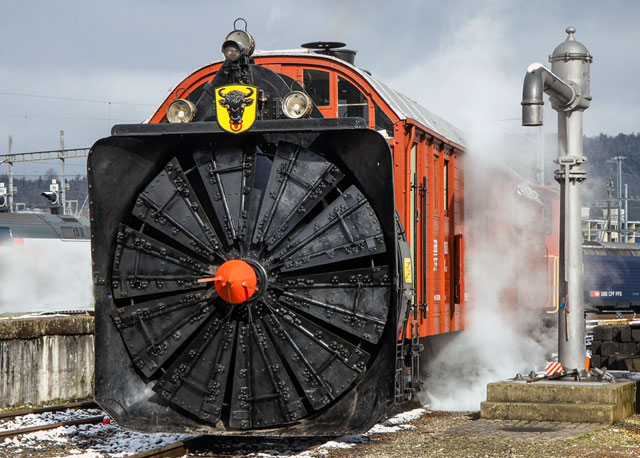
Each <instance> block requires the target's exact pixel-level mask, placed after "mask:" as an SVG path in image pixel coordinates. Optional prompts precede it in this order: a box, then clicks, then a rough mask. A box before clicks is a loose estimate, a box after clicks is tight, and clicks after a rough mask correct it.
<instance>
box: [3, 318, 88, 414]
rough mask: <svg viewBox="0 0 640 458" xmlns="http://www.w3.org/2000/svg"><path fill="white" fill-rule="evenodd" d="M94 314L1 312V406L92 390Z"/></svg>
mask: <svg viewBox="0 0 640 458" xmlns="http://www.w3.org/2000/svg"><path fill="white" fill-rule="evenodd" d="M93 347H94V338H93V317H90V316H67V317H46V316H43V317H37V316H34V317H27V318H20V317H0V408H2V407H7V406H13V405H21V404H41V403H45V402H49V401H53V400H56V399H81V398H86V397H90V396H93V372H94V355H93V353H94V351H93Z"/></svg>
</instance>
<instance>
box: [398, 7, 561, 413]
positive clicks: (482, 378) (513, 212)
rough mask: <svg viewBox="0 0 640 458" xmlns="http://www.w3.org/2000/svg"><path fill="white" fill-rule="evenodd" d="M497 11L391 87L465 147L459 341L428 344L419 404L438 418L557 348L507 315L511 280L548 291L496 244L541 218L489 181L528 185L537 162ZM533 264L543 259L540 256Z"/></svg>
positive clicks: (519, 74)
mask: <svg viewBox="0 0 640 458" xmlns="http://www.w3.org/2000/svg"><path fill="white" fill-rule="evenodd" d="M499 4H500V3H499V2H498V3H497V4H496V3H494V4H493V5H494V7H493V8H491V7H490V8H487V9H484V10H483V11H480V12H478V13H477V14H476V15H475V16H474V17H472V18H471V19H470V20H468V21H467V22H466V23H459V24H457V28H456V29H454V30H452V34H451V36H450V37H449V38H450V39H449V40H447V42H446V43H445V44H442V45H440V47H439V48H436V50H435V51H433V52H432V54H430V55H428V57H427V58H426V59H425V60H423V61H422V62H419V63H418V64H416V65H415V66H414V67H413V68H412V69H411V70H410V71H408V72H406V73H405V74H404V75H403V76H401V77H399V78H398V79H396V81H393V82H392V86H394V87H415V81H418V80H421V81H422V84H421V85H420V87H419V88H417V89H416V92H417V93H416V92H414V93H413V97H415V98H417V99H418V100H422V101H426V102H425V105H426V106H427V107H430V108H431V109H432V110H433V111H434V112H436V113H439V114H440V115H442V116H443V117H445V118H448V119H450V120H452V121H453V122H454V123H456V124H458V125H459V126H460V127H462V128H463V129H464V130H465V131H466V138H467V146H468V152H467V154H466V157H465V159H464V161H465V165H464V167H465V205H466V208H465V226H466V229H465V230H466V237H465V238H466V256H467V261H466V262H467V266H466V286H467V292H468V293H469V295H468V303H469V310H468V315H467V326H466V330H465V331H464V332H462V333H457V334H455V335H453V336H451V335H449V336H442V337H437V338H433V340H431V341H430V342H428V344H427V345H428V346H429V347H430V348H428V349H427V351H428V352H429V354H430V355H432V357H431V358H430V363H429V365H428V367H427V368H426V371H427V372H428V377H427V379H426V385H427V386H426V396H425V399H424V402H426V403H428V404H429V405H430V407H431V408H433V409H437V410H455V411H467V410H479V408H480V402H481V401H483V400H484V399H485V398H486V386H487V383H489V382H495V381H499V380H505V379H507V378H510V377H513V376H514V375H515V374H516V373H528V372H529V371H531V370H534V369H535V370H540V369H541V368H543V364H544V362H545V360H546V359H547V358H548V354H549V351H550V349H551V348H553V345H554V344H553V342H554V339H553V336H552V334H553V332H550V331H549V330H546V331H545V329H544V327H543V326H542V322H541V321H542V317H543V316H544V312H538V313H537V314H534V315H532V317H528V316H526V315H525V314H524V313H523V312H522V311H521V310H518V309H516V310H514V309H513V307H510V306H509V303H510V302H512V301H513V299H514V298H513V295H511V296H510V294H509V293H510V291H511V290H512V289H513V286H514V282H515V281H516V280H517V279H518V278H520V280H522V279H523V277H524V278H526V279H527V283H528V284H526V286H527V289H529V290H536V289H538V290H541V291H545V292H546V288H547V286H546V284H545V281H544V278H545V274H544V272H534V270H535V268H534V267H533V266H528V265H527V266H523V265H521V264H522V262H523V261H522V259H521V258H520V253H519V252H518V251H516V250H513V247H514V245H510V244H509V243H508V242H507V241H506V240H503V239H502V238H501V237H500V235H499V231H500V228H501V227H504V226H505V225H507V226H508V225H510V224H512V223H513V222H516V221H517V222H518V223H519V226H520V228H521V230H522V233H521V236H520V240H526V239H527V230H529V229H532V228H535V227H539V225H540V224H541V223H542V222H541V221H540V220H539V214H538V213H536V212H532V211H530V210H527V209H526V206H525V208H523V206H522V200H526V199H523V198H522V197H518V196H517V195H516V184H517V182H518V180H514V181H513V183H512V185H511V187H510V188H509V187H505V188H504V189H498V188H496V186H497V184H496V183H497V181H496V177H497V176H501V175H504V174H505V172H506V169H507V168H514V169H516V170H518V172H519V173H520V174H521V175H523V176H524V177H525V178H526V179H528V180H533V179H534V176H535V174H534V172H535V165H534V164H535V153H536V144H535V141H533V140H535V135H532V137H531V138H528V137H527V135H529V132H530V131H523V129H521V128H520V127H519V122H517V121H518V120H519V118H516V116H518V117H519V108H520V107H519V103H520V95H521V91H522V78H523V76H524V73H525V69H526V65H524V66H523V67H522V68H518V67H517V66H516V67H515V68H514V69H513V73H511V74H505V73H504V72H503V71H502V69H503V68H509V66H510V65H505V64H513V55H514V54H515V53H514V49H513V47H512V45H511V44H510V43H511V41H510V40H509V37H508V33H507V32H506V29H507V25H508V24H507V19H506V16H505V15H504V14H501V12H500V11H499V8H498V7H497V6H496V5H498V6H499ZM419 75H422V77H421V78H419ZM505 118H507V119H505ZM513 118H516V119H513ZM548 119H551V118H548ZM507 126H508V127H510V129H509V128H507ZM509 131H511V132H509ZM531 133H532V134H534V132H531ZM547 166H548V165H547ZM515 243H516V245H517V244H518V243H519V242H515ZM539 256H541V257H543V256H544V251H543V250H542V251H541V253H540V254H539ZM542 265H543V266H544V263H542ZM544 269H545V270H546V267H544ZM539 305H540V306H544V302H542V303H540V304H539Z"/></svg>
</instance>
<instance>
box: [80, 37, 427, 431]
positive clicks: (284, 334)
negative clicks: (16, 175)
mask: <svg viewBox="0 0 640 458" xmlns="http://www.w3.org/2000/svg"><path fill="white" fill-rule="evenodd" d="M245 28H246V27H245ZM254 47H255V43H254V41H253V38H252V37H251V36H250V35H249V34H248V33H247V32H246V30H238V29H237V28H236V30H234V31H233V32H232V33H230V34H229V35H228V36H227V38H226V39H225V41H224V44H223V46H222V50H223V53H224V55H225V61H224V62H222V63H219V64H216V66H215V68H214V70H212V71H211V72H210V73H209V74H207V75H206V76H205V77H203V78H200V79H199V80H198V78H199V76H198V78H196V80H197V84H195V83H194V79H193V78H192V79H191V80H189V79H187V82H188V83H189V84H186V83H185V84H183V85H180V86H179V87H177V88H176V90H174V91H173V92H172V95H170V97H169V98H168V99H167V100H166V101H165V103H164V104H163V105H162V106H161V107H160V108H159V110H158V112H157V113H156V115H154V117H152V119H151V121H150V122H148V123H146V124H135V125H117V126H114V127H113V129H112V135H111V136H110V137H108V138H104V139H101V140H99V141H98V142H97V143H96V144H95V145H94V146H93V147H92V149H91V151H90V154H89V159H88V177H89V194H90V196H89V200H90V206H91V215H92V216H91V234H92V235H91V240H92V257H93V276H94V293H95V299H96V401H97V402H98V403H99V404H100V405H101V407H103V408H104V409H105V410H106V411H107V412H108V413H109V414H110V415H111V416H112V417H113V418H114V419H115V421H116V422H118V423H119V424H121V425H123V426H125V427H129V428H132V429H136V430H143V431H181V432H192V433H196V432H197V433H206V434H238V433H241V434H253V435H260V436H265V435H279V436H280V435H289V436H305V435H337V434H338V435H339V434H344V433H348V432H350V433H352V432H363V431H366V430H367V429H369V428H370V427H371V426H372V425H373V424H374V423H375V422H376V421H378V420H379V419H380V418H381V417H382V416H383V415H384V414H385V413H386V412H387V411H388V410H389V409H390V407H391V406H392V405H393V404H394V403H395V402H396V400H397V399H398V386H399V385H402V386H404V379H403V378H404V377H405V371H404V367H403V364H404V363H403V359H402V351H403V340H402V339H400V340H398V335H399V334H401V333H403V332H405V329H406V323H407V310H408V308H407V306H408V304H409V302H411V300H412V295H413V291H414V290H413V286H414V284H413V283H414V280H413V275H414V274H413V268H412V255H411V252H410V249H409V245H408V243H407V241H406V240H405V232H404V229H403V225H402V224H401V220H399V219H398V218H397V215H396V199H397V195H396V192H395V187H394V175H395V174H396V171H395V170H394V161H393V157H392V152H391V149H390V145H389V142H388V141H387V139H385V138H384V137H383V136H382V135H381V134H380V133H378V132H376V131H375V130H372V129H370V128H369V125H368V122H367V120H365V119H364V118H362V117H343V118H327V117H325V116H324V114H323V111H322V110H321V108H319V107H318V106H317V104H316V103H315V102H314V100H313V97H312V95H314V94H313V93H312V94H309V92H308V91H307V88H309V85H307V86H306V87H305V86H303V85H302V84H301V83H300V82H299V81H297V80H296V79H294V78H291V77H289V76H287V75H285V74H282V73H278V72H276V71H274V70H273V69H271V68H268V67H267V66H265V65H260V64H258V63H256V62H255V61H254V59H253V57H252V52H253V49H254ZM183 83H184V82H183ZM399 349H400V353H401V355H400V358H399V357H398V352H399ZM399 361H400V362H399Z"/></svg>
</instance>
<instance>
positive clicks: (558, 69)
mask: <svg viewBox="0 0 640 458" xmlns="http://www.w3.org/2000/svg"><path fill="white" fill-rule="evenodd" d="M566 32H567V34H568V36H567V39H566V40H565V41H564V42H563V43H561V44H560V45H559V46H557V47H556V49H555V50H554V51H553V54H552V55H551V56H549V61H550V62H551V70H549V69H547V68H545V67H544V66H543V65H542V64H538V63H536V64H531V65H530V66H529V68H528V69H527V74H526V75H525V79H524V85H523V88H522V125H523V126H541V125H542V106H543V104H544V100H543V93H547V94H548V95H549V96H550V99H551V106H552V107H553V109H554V110H555V111H557V112H558V158H557V159H556V161H555V162H556V164H558V165H559V166H560V168H559V169H558V170H557V171H556V172H555V174H554V177H555V179H556V181H558V183H560V191H561V192H560V196H561V197H560V199H561V202H560V213H561V215H560V277H561V278H559V279H558V280H559V282H558V283H559V285H560V302H561V304H562V306H561V309H560V311H559V313H558V355H559V356H558V359H559V361H560V363H561V364H562V365H563V367H564V368H565V370H571V369H578V370H581V371H584V369H585V356H586V348H585V341H584V336H585V322H584V298H583V294H584V292H583V278H582V277H583V269H582V220H581V215H580V211H581V202H580V185H581V184H582V182H583V181H584V180H585V179H586V177H587V174H586V172H585V171H584V170H583V169H581V168H580V166H581V165H582V164H584V163H585V162H587V159H586V158H585V157H584V156H583V154H582V113H583V112H584V110H586V109H587V108H588V107H589V103H590V102H591V94H590V90H589V88H590V81H589V79H590V69H589V66H590V64H591V62H592V60H593V58H592V57H591V55H590V54H589V52H588V51H587V48H586V47H585V46H584V45H583V44H581V43H579V42H577V41H576V40H575V39H574V37H573V34H574V33H575V29H574V28H573V27H567V29H566Z"/></svg>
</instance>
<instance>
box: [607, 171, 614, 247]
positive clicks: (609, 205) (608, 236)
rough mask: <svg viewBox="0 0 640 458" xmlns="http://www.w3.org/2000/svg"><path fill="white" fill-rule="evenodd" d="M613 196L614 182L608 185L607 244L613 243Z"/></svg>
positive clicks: (610, 181)
mask: <svg viewBox="0 0 640 458" xmlns="http://www.w3.org/2000/svg"><path fill="white" fill-rule="evenodd" d="M612 194H613V180H609V183H607V242H611V200H612V199H611V195H612Z"/></svg>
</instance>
